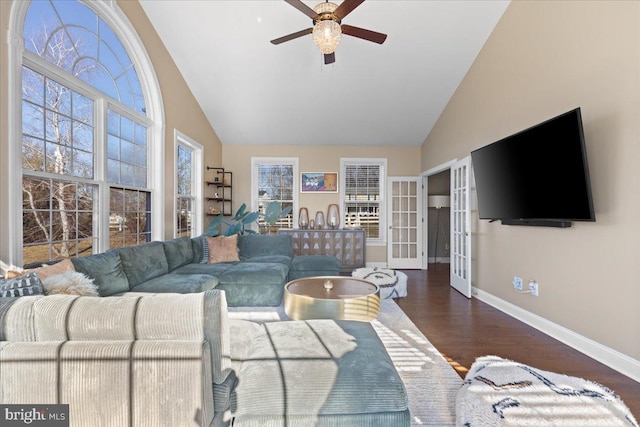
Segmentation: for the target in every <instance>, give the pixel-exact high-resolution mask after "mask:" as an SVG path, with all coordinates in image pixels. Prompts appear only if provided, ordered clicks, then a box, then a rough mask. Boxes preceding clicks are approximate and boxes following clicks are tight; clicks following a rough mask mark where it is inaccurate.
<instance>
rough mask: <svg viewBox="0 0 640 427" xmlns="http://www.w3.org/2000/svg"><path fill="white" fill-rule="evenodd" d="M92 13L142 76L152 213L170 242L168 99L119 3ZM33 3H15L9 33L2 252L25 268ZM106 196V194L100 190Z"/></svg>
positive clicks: (158, 231) (104, 244)
mask: <svg viewBox="0 0 640 427" xmlns="http://www.w3.org/2000/svg"><path fill="white" fill-rule="evenodd" d="M83 4H85V5H86V6H87V7H89V8H91V9H93V10H94V11H96V12H99V14H100V16H101V17H102V18H103V19H104V21H105V23H107V24H108V25H109V26H110V27H111V29H112V30H113V32H114V33H115V34H116V35H117V36H118V38H119V39H120V42H121V43H122V44H123V46H124V47H125V49H126V50H127V53H128V54H129V57H130V59H131V62H132V63H133V65H134V67H135V69H136V71H137V72H138V80H139V81H140V86H141V88H142V92H143V96H144V98H145V103H146V109H147V118H148V120H149V121H150V123H151V125H150V126H149V128H148V136H147V137H148V141H149V147H150V155H149V168H150V171H151V175H152V176H150V183H149V189H150V190H151V211H152V230H151V238H152V240H163V239H164V222H165V213H164V204H165V192H164V188H165V182H164V179H165V177H164V162H165V155H164V130H165V126H164V107H163V102H162V93H161V91H160V84H159V82H158V78H157V76H156V73H155V70H154V69H153V65H152V62H151V58H150V57H149V55H148V53H147V51H146V50H145V48H144V44H143V43H142V40H141V39H140V37H139V36H138V34H137V33H136V31H135V29H134V27H133V25H132V24H131V22H130V21H129V19H128V18H127V16H126V15H125V14H124V12H123V11H122V10H121V9H120V7H118V5H117V3H116V2H114V1H110V2H83ZM30 5H31V2H28V1H15V2H13V5H12V6H11V14H10V18H9V29H8V30H7V41H8V44H9V47H8V59H9V66H8V67H7V68H8V70H7V78H8V94H7V95H8V96H7V99H8V111H7V115H8V126H7V132H8V141H9V143H8V147H7V151H8V164H9V172H8V174H7V177H8V182H7V184H8V189H7V201H8V205H9V206H10V207H9V209H8V211H7V212H8V224H9V230H10V231H9V233H8V234H9V235H8V238H9V242H8V243H9V244H8V248H7V249H6V253H5V252H2V251H0V258H3V259H7V260H8V262H9V263H10V264H13V265H22V261H23V258H22V233H23V231H22V216H21V213H22V209H21V206H22V158H21V155H22V153H21V146H20V144H19V143H18V142H16V141H22V137H21V134H22V121H21V120H22V65H23V60H22V58H23V53H24V50H25V49H24V39H23V37H22V34H23V32H24V31H23V30H24V20H25V17H26V14H27V10H28V9H29V6H30ZM100 190H101V191H102V192H104V189H102V188H101V189H100ZM99 202H100V206H99V209H101V210H103V211H104V210H105V209H104V208H103V207H104V205H103V203H104V197H103V198H102V199H101V200H100V201H99ZM108 224H109V223H108V212H107V213H103V215H101V220H100V224H99V227H100V229H101V230H103V229H104V228H105V227H106V228H108V226H109V225H108ZM107 248H108V240H105V239H103V238H101V239H100V248H99V251H100V252H103V251H105V250H106V249H107Z"/></svg>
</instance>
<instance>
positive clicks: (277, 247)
mask: <svg viewBox="0 0 640 427" xmlns="http://www.w3.org/2000/svg"><path fill="white" fill-rule="evenodd" d="M238 250H239V251H240V258H241V259H246V258H253V257H256V256H262V255H285V256H291V254H292V253H293V246H292V243H291V236H290V235H288V234H244V235H241V236H238Z"/></svg>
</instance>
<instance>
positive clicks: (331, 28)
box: [313, 1, 342, 55]
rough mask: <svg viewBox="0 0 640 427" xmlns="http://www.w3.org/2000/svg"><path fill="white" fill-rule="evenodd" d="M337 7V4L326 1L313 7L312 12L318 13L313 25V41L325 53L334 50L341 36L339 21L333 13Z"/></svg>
mask: <svg viewBox="0 0 640 427" xmlns="http://www.w3.org/2000/svg"><path fill="white" fill-rule="evenodd" d="M337 8H338V5H337V4H334V3H330V2H328V1H327V2H324V3H320V4H318V5H316V7H314V8H313V10H314V12H316V13H317V14H318V18H317V19H316V20H315V21H314V25H313V42H314V43H315V44H316V45H317V46H318V47H319V48H320V51H321V52H322V53H324V54H325V55H326V54H329V53H333V52H335V50H336V47H337V46H338V43H340V38H341V37H342V29H341V28H340V22H339V21H338V20H337V18H336V17H335V16H334V15H333V12H334V11H335V10H336V9H337Z"/></svg>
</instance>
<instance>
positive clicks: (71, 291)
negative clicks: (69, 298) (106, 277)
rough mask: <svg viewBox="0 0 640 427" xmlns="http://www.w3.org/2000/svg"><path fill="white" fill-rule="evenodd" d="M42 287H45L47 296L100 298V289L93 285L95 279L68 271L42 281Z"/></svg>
mask: <svg viewBox="0 0 640 427" xmlns="http://www.w3.org/2000/svg"><path fill="white" fill-rule="evenodd" d="M42 286H43V287H44V294H45V295H52V294H65V295H84V296H90V297H97V296H99V293H98V287H97V286H96V285H95V284H94V283H93V279H90V278H88V277H87V276H85V275H84V274H82V273H79V272H77V271H71V270H68V271H65V272H64V273H59V274H53V275H51V276H48V277H47V278H46V279H44V280H43V281H42Z"/></svg>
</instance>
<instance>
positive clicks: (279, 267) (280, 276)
mask: <svg viewBox="0 0 640 427" xmlns="http://www.w3.org/2000/svg"><path fill="white" fill-rule="evenodd" d="M288 274H289V268H288V267H287V266H286V265H284V264H280V263H255V262H241V263H238V264H235V265H233V266H231V267H229V268H228V269H226V270H225V271H224V273H222V274H221V275H220V277H219V283H218V286H217V287H216V289H221V290H224V291H226V295H227V304H228V305H229V306H230V307H239V306H277V305H280V304H281V303H282V296H283V294H284V284H285V283H286V281H287V276H288Z"/></svg>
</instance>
